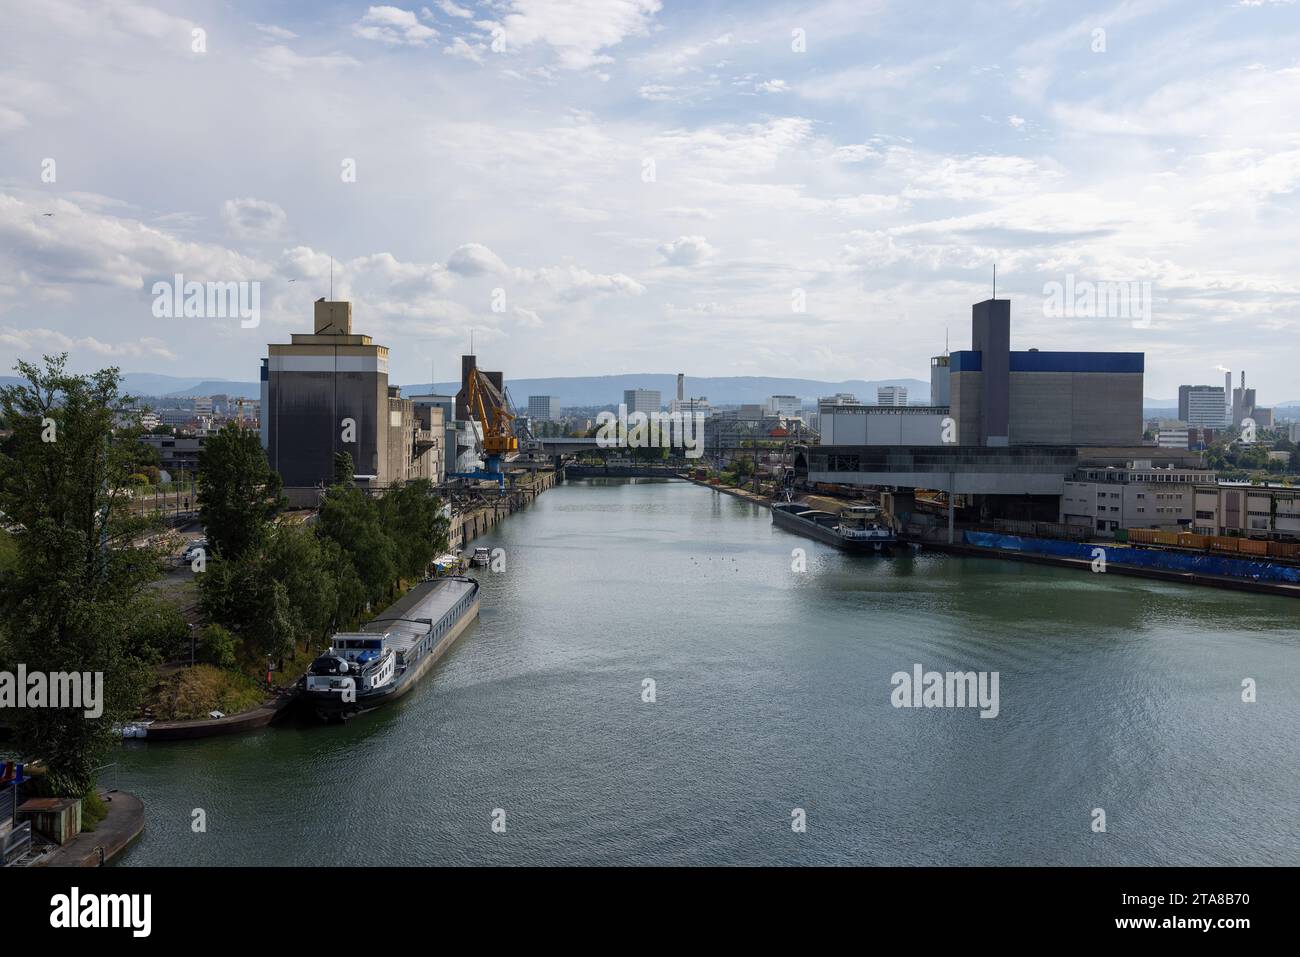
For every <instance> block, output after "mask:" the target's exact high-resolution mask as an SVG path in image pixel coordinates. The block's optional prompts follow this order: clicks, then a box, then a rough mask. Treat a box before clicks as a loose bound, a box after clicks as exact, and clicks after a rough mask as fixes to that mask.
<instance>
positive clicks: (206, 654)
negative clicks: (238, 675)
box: [199, 625, 237, 668]
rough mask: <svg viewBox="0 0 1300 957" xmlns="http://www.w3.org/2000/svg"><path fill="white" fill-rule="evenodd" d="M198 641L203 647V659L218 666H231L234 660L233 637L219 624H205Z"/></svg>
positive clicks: (233, 664) (234, 646)
mask: <svg viewBox="0 0 1300 957" xmlns="http://www.w3.org/2000/svg"><path fill="white" fill-rule="evenodd" d="M199 641H200V643H201V644H202V647H203V660H204V661H205V662H207V663H208V664H210V665H216V666H217V667H218V668H233V667H234V666H235V661H236V653H235V652H236V647H237V646H236V642H235V637H234V635H232V634H231V633H230V632H229V631H228V630H226V629H225V628H222V627H221V626H220V625H206V626H204V628H203V634H202V635H200V637H199Z"/></svg>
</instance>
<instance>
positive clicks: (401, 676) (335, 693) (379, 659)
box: [302, 575, 479, 721]
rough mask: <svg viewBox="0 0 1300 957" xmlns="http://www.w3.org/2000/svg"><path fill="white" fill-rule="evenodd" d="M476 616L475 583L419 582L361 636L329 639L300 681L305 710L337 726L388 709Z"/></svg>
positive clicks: (456, 579) (460, 579) (457, 578)
mask: <svg viewBox="0 0 1300 957" xmlns="http://www.w3.org/2000/svg"><path fill="white" fill-rule="evenodd" d="M478 610H479V584H478V581H477V580H475V579H473V578H468V577H465V576H463V575H444V576H440V577H437V578H426V579H425V580H424V581H422V582H420V583H419V584H418V585H416V586H415V587H414V588H412V589H411V590H410V591H409V592H407V593H406V594H405V595H403V596H402V597H401V598H400V599H398V600H397V601H396V602H394V603H393V604H392V605H390V606H389V607H388V608H386V609H384V611H383V612H381V613H380V614H379V616H378V617H377V618H374V619H373V620H371V621H368V622H366V624H364V625H362V626H361V630H360V631H349V632H339V633H338V634H336V635H334V637H333V639H331V641H330V647H329V650H328V651H327V652H325V654H323V655H321V656H320V657H319V658H317V659H316V660H315V661H313V662H312V664H311V668H310V669H309V670H308V672H307V675H306V676H305V678H304V680H303V689H302V698H303V700H304V702H305V703H306V704H307V705H308V706H310V707H311V708H312V709H313V710H314V711H315V713H316V716H317V717H318V718H320V719H321V720H322V721H343V720H346V719H348V718H350V717H352V716H353V715H355V714H359V713H360V712H363V711H370V710H372V709H373V708H377V707H379V706H380V705H382V704H387V703H388V702H390V701H395V700H396V699H398V698H400V697H401V696H402V695H404V694H406V692H408V691H410V690H411V688H413V687H415V684H416V682H418V681H419V680H420V678H422V677H423V676H424V675H425V674H426V673H427V672H428V671H429V669H430V668H432V667H433V664H434V662H436V661H437V660H438V659H439V658H441V657H442V656H443V654H444V653H446V651H447V649H448V648H450V647H451V646H452V644H454V643H455V641H456V639H457V638H459V637H460V636H461V634H462V633H463V632H464V631H465V629H466V628H467V627H468V626H469V624H470V623H471V622H472V621H473V620H474V619H475V618H476V617H477V616H478Z"/></svg>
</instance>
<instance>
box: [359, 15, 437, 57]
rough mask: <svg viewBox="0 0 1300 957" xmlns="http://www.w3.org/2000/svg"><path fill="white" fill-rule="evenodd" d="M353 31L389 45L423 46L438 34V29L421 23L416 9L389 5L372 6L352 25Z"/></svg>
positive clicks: (368, 38)
mask: <svg viewBox="0 0 1300 957" xmlns="http://www.w3.org/2000/svg"><path fill="white" fill-rule="evenodd" d="M352 32H353V33H355V34H356V35H357V36H359V37H361V38H362V39H365V40H376V41H378V42H380V43H385V44H388V45H389V46H414V47H422V46H425V45H426V44H427V43H428V42H429V41H430V40H432V39H434V38H435V37H436V36H438V31H437V30H435V29H434V28H433V27H427V26H425V25H424V24H423V23H421V22H420V19H419V17H417V16H416V15H415V12H414V11H412V10H403V9H402V8H401V7H389V6H380V7H370V8H369V9H368V10H366V12H365V15H364V16H363V17H362V18H361V19H360V20H359V21H357V22H356V23H354V24H353V25H352Z"/></svg>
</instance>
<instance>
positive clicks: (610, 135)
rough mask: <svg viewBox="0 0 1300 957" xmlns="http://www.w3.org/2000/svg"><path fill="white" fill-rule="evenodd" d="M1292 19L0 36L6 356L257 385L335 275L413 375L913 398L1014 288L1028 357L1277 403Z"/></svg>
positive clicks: (342, 8)
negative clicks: (191, 300) (225, 299)
mask: <svg viewBox="0 0 1300 957" xmlns="http://www.w3.org/2000/svg"><path fill="white" fill-rule="evenodd" d="M1293 13H1294V11H1293V10H1291V11H1288V10H1286V9H1284V8H1283V5H1275V4H1258V3H1242V4H1237V5H1226V6H1225V5H1218V4H1193V5H1190V6H1188V5H1182V6H1180V7H1178V8H1177V14H1176V15H1175V8H1173V7H1172V6H1171V5H1169V4H1159V3H1157V4H1152V5H1150V6H1148V7H1144V8H1141V9H1138V8H1134V7H1131V6H1127V5H1117V6H1112V7H1106V6H1101V7H1098V8H1096V9H1095V10H1093V11H1090V12H1085V13H1078V14H1074V15H1073V16H1072V17H1071V18H1070V19H1069V20H1067V21H1062V20H1061V19H1060V18H1059V17H1058V16H1057V15H1056V14H1054V13H1051V12H1049V11H1044V10H1039V9H1036V8H1033V7H1029V6H1026V7H1021V8H1019V9H1016V10H1012V11H1009V12H1006V13H1005V14H1003V15H1001V16H999V17H997V18H988V22H985V21H984V19H983V18H982V17H981V15H980V14H979V13H978V12H977V11H976V12H970V13H968V12H963V11H953V12H952V13H951V15H950V16H947V17H945V18H944V19H943V21H942V22H934V21H933V18H927V19H926V22H925V24H924V25H925V30H919V29H916V28H917V27H918V26H919V24H918V22H917V17H918V16H923V14H918V13H916V12H912V11H909V10H907V9H906V8H901V7H896V6H894V5H889V4H879V5H858V4H840V3H817V4H812V5H810V6H807V7H805V8H800V9H799V10H797V11H790V10H783V9H780V8H762V9H759V10H757V11H754V10H752V8H750V7H749V6H743V7H742V6H740V5H723V6H721V7H716V8H711V9H710V10H709V11H708V12H704V13H702V12H699V11H696V10H693V9H690V8H686V7H682V6H677V5H673V4H660V3H658V2H656V0H609V2H604V3H594V4H591V5H589V8H583V10H582V12H581V14H575V13H573V12H572V11H570V10H569V9H568V8H566V7H565V6H564V5H553V4H540V3H527V4H526V3H522V2H512V3H498V4H493V5H491V6H486V5H474V4H469V3H464V4H455V3H450V2H444V3H435V4H432V5H430V6H429V7H427V8H422V7H413V8H406V7H400V6H367V5H365V4H336V5H331V6H329V7H327V8H324V9H323V10H321V11H320V12H317V11H316V10H315V9H314V10H313V14H312V16H311V18H310V19H307V18H305V17H303V16H301V15H298V14H293V13H291V12H286V11H285V10H283V9H282V8H279V7H273V6H271V5H254V6H252V7H249V8H246V10H245V11H244V12H242V13H239V14H233V13H231V12H230V11H228V10H225V9H224V8H221V7H217V6H214V5H211V4H204V3H195V4H188V5H185V6H184V8H176V7H172V6H169V7H167V8H166V9H163V8H162V7H161V6H148V5H144V4H130V3H127V4H118V5H115V6H114V7H112V8H99V7H93V6H80V5H77V4H73V3H65V2H58V3H53V4H46V5H42V6H41V7H39V8H31V9H27V8H14V9H12V10H11V11H10V12H9V13H7V15H6V16H7V20H8V21H9V22H10V24H11V27H12V28H11V30H10V31H9V36H10V39H11V41H13V42H12V43H11V49H10V51H9V58H10V63H11V67H10V69H9V71H7V72H10V73H11V74H12V77H13V78H17V77H21V78H22V82H14V83H10V84H5V92H4V93H3V94H0V177H2V178H0V237H2V238H3V240H4V242H3V245H2V246H0V249H2V250H3V251H0V265H3V267H4V272H5V274H6V275H7V277H8V278H7V279H6V280H5V281H4V282H3V283H2V284H0V364H3V366H4V371H5V372H6V373H8V372H9V370H10V367H11V366H12V365H13V362H14V360H15V359H16V358H18V357H23V358H28V359H30V358H33V357H36V356H38V355H39V354H41V353H46V352H56V351H63V350H67V351H69V352H71V353H72V361H73V364H74V366H75V367H77V368H79V369H83V370H84V369H89V368H92V367H97V366H99V365H107V364H116V365H119V366H121V367H123V368H125V369H129V370H133V371H135V370H139V371H156V372H170V371H178V372H180V373H181V374H197V375H206V376H213V377H218V376H219V377H222V378H229V379H235V380H247V379H251V378H253V374H254V373H255V371H256V368H257V357H258V356H260V354H261V351H262V348H263V346H264V344H265V343H266V342H267V341H271V340H274V339H276V338H279V337H280V336H282V335H283V334H284V333H286V332H288V331H290V330H291V329H293V328H296V327H297V326H298V325H300V324H301V322H302V319H303V317H304V316H306V315H308V313H309V312H310V308H311V302H312V300H314V299H315V298H318V297H319V296H322V295H329V294H330V286H331V281H332V283H333V286H334V290H333V294H334V296H335V297H336V298H339V299H343V298H349V299H351V300H352V301H353V302H354V303H355V304H356V310H357V322H358V325H359V326H360V327H362V328H364V329H365V330H366V331H367V333H368V334H371V335H373V336H374V337H375V339H376V341H380V342H384V343H385V344H387V345H388V346H390V348H392V349H393V351H394V357H395V363H396V365H395V368H394V369H393V374H394V377H395V379H397V380H398V381H421V380H423V379H425V378H426V377H427V370H428V368H429V362H430V360H431V359H432V360H433V361H434V362H435V363H437V362H438V361H439V360H440V359H441V360H444V361H443V362H442V368H448V369H450V368H451V364H450V363H449V362H447V361H446V360H447V359H453V361H454V357H455V356H456V355H459V354H460V353H461V352H464V351H466V347H467V345H468V342H469V339H470V336H471V333H472V334H473V335H474V337H475V338H476V341H477V351H478V352H479V353H480V354H482V355H484V356H490V357H491V359H490V362H491V364H493V365H494V366H496V367H500V368H508V369H511V370H513V373H514V375H516V376H518V377H541V376H571V375H581V374H584V373H591V372H593V371H595V370H600V371H602V372H606V371H608V372H611V373H625V372H626V373H635V372H638V371H645V370H646V369H653V368H663V369H665V370H672V369H679V368H688V369H693V370H695V371H696V373H697V374H699V375H713V376H719V375H774V376H790V377H810V378H822V379H825V380H828V381H834V380H837V379H848V378H861V379H884V378H917V379H925V378H926V365H927V363H928V359H929V357H930V356H931V355H936V354H939V353H941V352H942V351H943V348H942V346H943V343H944V340H945V338H946V337H947V336H948V334H949V332H950V331H953V330H957V329H960V328H961V326H962V316H963V313H964V310H965V308H966V306H967V304H968V303H970V302H973V301H978V300H980V299H983V298H986V297H987V296H988V295H989V293H990V292H991V290H992V280H993V268H994V266H995V265H996V266H997V272H998V295H999V297H1004V298H1010V299H1011V301H1012V317H1013V321H1014V323H1015V327H1016V329H1017V330H1018V332H1017V335H1016V337H1015V340H1014V342H1013V345H1014V347H1015V348H1018V349H1026V348H1040V349H1043V350H1050V349H1060V348H1066V347H1068V346H1067V345H1066V344H1068V343H1080V344H1083V345H1084V346H1086V347H1088V348H1098V349H1101V348H1113V349H1121V350H1124V351H1142V352H1145V353H1147V355H1148V357H1149V363H1148V379H1149V381H1148V386H1147V392H1148V394H1149V395H1152V396H1159V397H1161V398H1165V397H1169V396H1173V395H1175V394H1176V392H1177V387H1178V386H1179V385H1180V384H1185V383H1188V382H1202V381H1205V382H1213V381H1215V376H1214V374H1213V373H1214V370H1215V368H1216V367H1217V366H1226V367H1229V368H1232V369H1234V370H1238V369H1241V368H1246V369H1248V370H1250V372H1251V374H1252V378H1253V379H1254V381H1255V382H1257V383H1259V384H1261V385H1264V384H1266V383H1269V382H1279V383H1281V382H1284V381H1286V371H1287V356H1286V354H1285V352H1284V351H1282V350H1278V349H1276V348H1275V346H1274V344H1275V343H1276V341H1277V337H1278V336H1285V335H1286V334H1287V333H1288V332H1289V331H1291V330H1293V329H1294V325H1295V314H1296V309H1297V306H1298V304H1300V290H1298V289H1297V284H1296V280H1295V279H1294V276H1293V275H1292V271H1293V270H1292V266H1293V264H1292V263H1291V261H1290V257H1289V256H1288V251H1289V250H1290V249H1291V248H1293V247H1294V225H1293V224H1294V222H1295V217H1294V212H1295V205H1296V192H1295V186H1296V184H1297V183H1298V182H1300V136H1298V135H1297V134H1296V133H1294V132H1290V131H1289V130H1290V129H1291V124H1290V123H1289V122H1288V118H1289V117H1290V116H1291V115H1293V113H1294V111H1295V107H1296V105H1297V94H1296V92H1295V82H1294V79H1295V75H1296V71H1297V65H1296V57H1295V54H1294V52H1293V50H1292V49H1291V44H1290V43H1289V42H1288V36H1287V32H1286V30H1285V29H1284V27H1285V23H1286V21H1285V20H1284V19H1283V18H1284V17H1286V16H1289V15H1292V14H1293ZM575 16H580V17H581V21H580V22H579V21H576V20H575V19H574V17H575ZM196 30H197V31H201V42H200V39H199V37H200V35H199V34H196V33H195V31H196ZM1098 31H1101V32H1100V33H1098ZM1211 36H1212V37H1213V38H1214V39H1215V40H1216V41H1218V42H1215V43H1213V44H1208V45H1207V44H1202V43H1193V42H1191V41H1192V40H1197V39H1205V38H1208V37H1211ZM993 38H996V39H997V42H996V43H992V42H991V41H992V40H993ZM494 40H495V41H496V45H497V46H498V47H499V49H496V50H494V49H493V45H494ZM196 44H198V45H200V46H202V50H201V52H196V50H195V49H194V47H195V45H196ZM108 56H111V57H112V59H113V60H114V61H117V62H123V61H129V62H131V63H132V65H133V66H132V69H131V70H125V69H116V70H111V71H105V70H102V69H98V66H99V65H100V63H101V62H102V59H103V58H104V57H108ZM443 94H446V95H443ZM222 129H225V130H228V131H229V137H228V139H227V140H224V141H222V140H220V139H218V140H216V141H215V142H214V139H213V136H212V131H214V130H218V131H219V130H222ZM108 144H111V147H112V153H113V156H114V162H112V163H102V162H97V161H96V157H97V156H98V154H99V151H100V150H101V149H102V148H104V147H105V146H107V145H108ZM47 160H50V161H53V166H52V167H49V170H50V171H51V172H52V173H53V181H52V182H50V181H45V180H44V179H43V176H44V175H45V173H46V171H47V166H46V161H47ZM349 171H350V173H349ZM349 175H350V178H349ZM50 213H52V214H53V215H47V214H50ZM1229 235H1230V236H1231V237H1232V241H1231V242H1230V243H1228V242H1226V241H1225V239H1224V237H1226V236H1229ZM331 273H332V278H331ZM177 274H180V275H182V276H184V277H185V278H186V279H187V280H189V279H193V280H197V281H204V282H209V281H210V282H227V281H233V282H257V283H260V285H261V306H262V313H261V316H260V319H259V322H258V325H257V326H256V327H253V328H243V327H241V324H240V323H239V322H235V321H230V320H219V319H159V318H158V317H156V316H155V315H154V314H153V312H152V311H151V308H150V306H151V301H152V298H153V297H152V296H151V295H150V288H151V285H152V284H153V283H154V282H156V281H158V280H166V281H170V280H171V279H172V278H173V276H175V275H177ZM1074 281H1078V282H1079V283H1104V282H1116V283H1133V284H1140V283H1149V284H1150V290H1151V291H1150V300H1149V302H1148V305H1149V306H1150V318H1149V321H1146V322H1143V321H1142V320H1141V319H1139V320H1138V321H1131V320H1130V318H1129V317H1112V318H1106V317H1089V316H1086V315H1083V316H1080V315H1071V314H1070V313H1069V312H1068V311H1067V313H1066V314H1065V315H1062V316H1048V315H1046V314H1045V313H1046V312H1047V311H1048V309H1047V300H1048V298H1049V296H1048V294H1047V287H1048V285H1049V284H1052V283H1058V284H1066V283H1069V282H1074ZM497 290H500V291H501V293H502V295H499V296H498V295H497V294H496V293H497ZM796 301H798V305H799V306H801V307H802V309H803V311H798V310H797V308H796ZM494 306H495V307H498V308H499V310H500V311H494ZM795 340H797V341H799V342H800V343H801V346H802V347H801V348H800V349H798V350H795V349H790V348H789V346H788V344H789V343H790V342H791V341H795ZM739 342H744V343H745V347H744V348H743V349H741V348H738V347H737V345H736V344H737V343H739ZM950 346H951V348H953V349H959V348H963V347H965V343H964V342H963V341H960V340H959V339H953V340H952V341H951V342H950ZM1291 398H1293V397H1292V396H1288V395H1285V394H1282V393H1281V392H1280V391H1273V390H1270V393H1269V400H1270V401H1279V402H1280V401H1286V400H1288V399H1291Z"/></svg>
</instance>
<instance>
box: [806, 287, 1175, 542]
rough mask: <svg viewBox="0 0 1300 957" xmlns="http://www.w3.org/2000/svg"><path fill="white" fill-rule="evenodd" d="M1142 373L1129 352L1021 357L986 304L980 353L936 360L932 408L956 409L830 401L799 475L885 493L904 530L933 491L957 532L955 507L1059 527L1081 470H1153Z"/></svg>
mask: <svg viewBox="0 0 1300 957" xmlns="http://www.w3.org/2000/svg"><path fill="white" fill-rule="evenodd" d="M1143 363H1144V357H1143V355H1142V354H1141V353H1132V352H1040V351H1039V350H1037V349H1029V350H1026V351H1013V350H1012V348H1011V303H1010V300H1007V299H987V300H985V301H983V302H979V303H975V304H974V305H973V306H972V307H971V348H970V349H968V350H961V351H956V352H952V353H951V354H950V355H948V356H942V357H936V358H935V359H932V360H931V363H930V373H931V396H932V399H931V401H932V402H934V401H935V400H936V399H937V398H942V397H944V396H946V397H947V399H948V401H947V404H943V405H935V404H932V405H928V406H900V405H884V404H878V405H874V406H873V405H865V404H862V403H857V402H847V401H843V400H842V399H839V398H837V399H836V400H830V401H825V400H824V401H823V402H822V403H820V405H819V408H818V414H819V421H820V425H821V439H822V444H821V445H820V446H812V447H808V448H806V449H804V450H803V451H802V453H801V454H800V456H799V457H798V458H797V459H796V463H795V471H796V474H797V475H798V476H799V477H800V478H801V479H802V480H803V481H806V482H810V483H814V484H816V483H830V484H837V485H849V486H854V485H856V486H870V487H874V488H877V489H880V490H884V491H888V492H889V493H890V494H891V497H892V502H893V505H894V510H895V513H896V514H897V515H898V517H899V518H900V519H903V518H904V517H910V513H911V508H910V504H909V503H910V501H911V496H912V495H913V493H914V491H915V490H916V489H926V490H938V491H942V492H944V493H946V495H947V501H948V504H949V516H948V518H949V525H950V528H951V526H952V523H953V519H954V510H955V502H956V499H957V497H958V496H963V497H964V501H967V502H969V503H970V504H969V505H968V506H967V507H968V508H970V509H972V510H973V511H974V512H975V513H976V515H977V516H978V517H981V518H985V519H987V518H1013V519H1027V520H1035V521H1058V520H1060V519H1061V508H1062V496H1063V495H1064V493H1065V486H1066V481H1067V478H1069V477H1070V476H1072V475H1074V473H1075V472H1076V470H1077V469H1078V468H1079V466H1080V464H1081V462H1083V461H1086V462H1089V463H1097V464H1100V465H1102V466H1107V465H1117V466H1127V465H1129V464H1131V463H1146V464H1148V465H1150V464H1151V463H1150V460H1151V459H1152V449H1150V448H1149V447H1143V446H1142V444H1141V442H1142V377H1143ZM1162 464H1165V463H1162ZM1167 464H1181V463H1180V462H1174V461H1171V462H1169V463H1167ZM1189 502H1190V498H1189ZM1105 521H1106V522H1107V524H1106V526H1105V527H1106V528H1109V527H1110V525H1109V522H1110V521H1111V519H1109V517H1107V518H1106V519H1105ZM1094 523H1095V524H1096V526H1097V530H1102V526H1101V524H1100V523H1099V522H1096V520H1095V519H1094Z"/></svg>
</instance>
